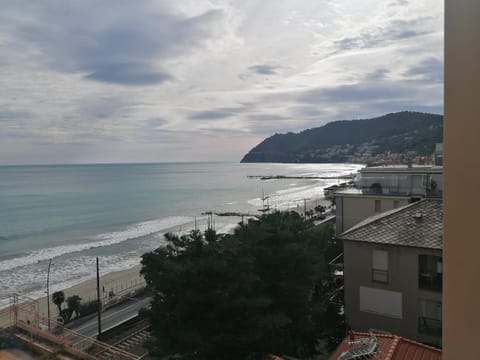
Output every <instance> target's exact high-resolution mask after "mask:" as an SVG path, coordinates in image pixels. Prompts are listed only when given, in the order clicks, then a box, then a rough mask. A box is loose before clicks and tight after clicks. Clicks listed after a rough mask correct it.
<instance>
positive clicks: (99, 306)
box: [97, 256, 102, 338]
mask: <svg viewBox="0 0 480 360" xmlns="http://www.w3.org/2000/svg"><path fill="white" fill-rule="evenodd" d="M101 312H102V301H101V299H100V269H99V267H98V256H97V318H98V336H97V338H100V335H101V334H102V314H101Z"/></svg>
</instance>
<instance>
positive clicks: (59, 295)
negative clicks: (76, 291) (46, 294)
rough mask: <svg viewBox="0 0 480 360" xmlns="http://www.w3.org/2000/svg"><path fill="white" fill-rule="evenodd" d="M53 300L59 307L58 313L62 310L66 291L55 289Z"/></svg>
mask: <svg viewBox="0 0 480 360" xmlns="http://www.w3.org/2000/svg"><path fill="white" fill-rule="evenodd" d="M52 301H53V303H54V304H55V305H57V307H58V313H59V314H60V313H61V312H62V304H63V302H64V301H65V293H64V292H63V291H55V292H54V293H53V294H52Z"/></svg>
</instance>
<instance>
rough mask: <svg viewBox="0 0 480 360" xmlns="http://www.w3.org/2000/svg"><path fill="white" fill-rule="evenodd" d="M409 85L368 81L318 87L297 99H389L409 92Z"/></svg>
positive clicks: (339, 101)
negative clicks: (332, 86) (331, 86)
mask: <svg viewBox="0 0 480 360" xmlns="http://www.w3.org/2000/svg"><path fill="white" fill-rule="evenodd" d="M409 92H410V91H409V89H408V87H404V86H399V84H398V83H395V84H390V83H386V82H385V83H375V82H371V83H367V82H362V83H358V84H354V85H343V86H339V87H334V88H318V89H313V90H308V91H306V92H304V93H303V94H301V95H300V96H299V97H298V98H297V100H298V101H300V102H303V103H322V102H324V103H325V102H327V103H331V104H333V103H345V102H352V101H378V100H388V99H392V98H396V97H399V96H405V95H408V94H409Z"/></svg>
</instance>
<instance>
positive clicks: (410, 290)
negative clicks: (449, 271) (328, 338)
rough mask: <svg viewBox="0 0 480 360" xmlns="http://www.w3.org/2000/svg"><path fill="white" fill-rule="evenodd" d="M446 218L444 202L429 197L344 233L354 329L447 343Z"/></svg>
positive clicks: (347, 310) (350, 317)
mask: <svg viewBox="0 0 480 360" xmlns="http://www.w3.org/2000/svg"><path fill="white" fill-rule="evenodd" d="M442 218H443V214H442V201H441V200H440V199H423V200H420V201H418V202H415V203H412V204H409V205H406V206H403V207H400V208H397V209H393V210H391V211H388V212H386V213H382V214H379V215H375V216H372V217H370V218H368V219H366V220H364V221H363V222H361V223H359V224H357V225H356V226H354V227H353V228H351V229H349V230H347V231H346V232H344V233H342V234H341V235H339V236H338V238H339V239H341V240H343V245H344V253H343V257H344V298H345V316H346V321H347V323H348V324H349V326H350V327H351V328H352V329H354V330H359V331H378V332H381V333H394V334H398V335H400V336H405V337H407V338H410V339H414V340H416V341H420V342H424V343H428V344H433V345H435V346H438V345H440V344H441V335H442V273H443V266H442V231H443V227H442Z"/></svg>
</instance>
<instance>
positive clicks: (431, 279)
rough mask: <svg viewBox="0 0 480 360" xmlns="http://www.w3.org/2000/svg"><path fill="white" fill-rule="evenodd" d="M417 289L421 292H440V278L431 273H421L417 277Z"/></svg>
mask: <svg viewBox="0 0 480 360" xmlns="http://www.w3.org/2000/svg"><path fill="white" fill-rule="evenodd" d="M418 287H419V288H420V289H423V290H430V291H437V292H441V291H442V276H441V275H438V274H431V273H421V274H419V276H418Z"/></svg>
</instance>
